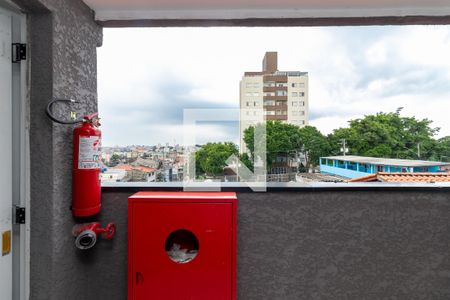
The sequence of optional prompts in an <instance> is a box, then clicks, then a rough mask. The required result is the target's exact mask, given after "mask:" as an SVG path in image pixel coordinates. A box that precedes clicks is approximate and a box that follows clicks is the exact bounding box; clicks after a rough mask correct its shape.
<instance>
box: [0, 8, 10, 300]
mask: <svg viewBox="0 0 450 300" xmlns="http://www.w3.org/2000/svg"><path fill="white" fill-rule="evenodd" d="M11 19H12V16H11V14H9V13H8V12H7V11H5V10H2V9H1V8H0V247H1V249H0V250H1V253H0V299H2V300H3V299H5V300H8V299H11V298H12V249H11V247H12V245H11V244H12V65H11V41H12V39H11Z"/></svg>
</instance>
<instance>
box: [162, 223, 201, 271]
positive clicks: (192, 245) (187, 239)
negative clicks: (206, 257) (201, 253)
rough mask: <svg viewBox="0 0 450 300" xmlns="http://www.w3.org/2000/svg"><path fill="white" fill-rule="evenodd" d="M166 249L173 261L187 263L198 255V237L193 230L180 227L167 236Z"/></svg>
mask: <svg viewBox="0 0 450 300" xmlns="http://www.w3.org/2000/svg"><path fill="white" fill-rule="evenodd" d="M165 249H166V253H167V255H168V256H169V258H170V259H171V260H172V261H174V262H176V263H178V264H185V263H188V262H190V261H192V260H193V259H194V258H195V257H196V256H197V254H198V249H199V244H198V239H197V237H196V236H195V234H193V233H192V232H191V231H189V230H186V229H178V230H175V231H173V232H172V233H171V234H169V236H168V237H167V239H166V245H165Z"/></svg>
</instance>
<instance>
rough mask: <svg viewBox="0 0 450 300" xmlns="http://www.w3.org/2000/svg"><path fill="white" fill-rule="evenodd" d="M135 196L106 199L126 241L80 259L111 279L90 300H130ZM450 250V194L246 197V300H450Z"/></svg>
mask: <svg viewBox="0 0 450 300" xmlns="http://www.w3.org/2000/svg"><path fill="white" fill-rule="evenodd" d="M131 194H132V192H125V191H123V192H121V191H120V189H117V190H113V191H104V193H103V211H102V216H101V219H102V221H103V222H104V223H106V222H109V221H114V222H116V223H117V225H118V227H117V228H118V234H117V236H116V238H115V239H114V241H112V242H109V241H101V242H100V243H99V244H98V245H97V246H98V247H97V248H96V249H94V251H92V252H89V253H88V252H86V253H82V254H83V257H82V256H81V254H80V258H81V257H82V258H83V262H86V263H88V262H89V263H91V264H90V265H86V266H85V267H86V270H88V269H90V272H86V273H84V274H82V276H86V275H87V274H90V275H87V276H91V279H92V281H94V280H95V278H97V276H98V274H103V276H107V278H108V280H101V279H100V280H96V281H95V282H96V284H95V285H94V286H92V287H87V288H86V290H85V292H86V294H85V295H86V298H82V299H88V300H90V299H92V300H94V299H109V300H115V299H117V300H119V299H126V291H127V281H126V277H127V275H126V272H127V261H126V259H127V221H126V220H127V197H128V196H129V195H131ZM449 242H450V191H446V192H430V191H427V192H418V191H415V192H412V191H397V192H396V191H392V192H387V191H359V192H358V191H349V192H344V191H342V192H325V191H323V192H321V191H317V192H277V193H239V194H238V299H240V300H252V299H255V300H288V299H292V300H297V299H374V300H375V299H377V300H378V299H449V298H450V251H449V250H450V249H449V245H450V243H449ZM77 274H79V273H77ZM88 295H89V296H88Z"/></svg>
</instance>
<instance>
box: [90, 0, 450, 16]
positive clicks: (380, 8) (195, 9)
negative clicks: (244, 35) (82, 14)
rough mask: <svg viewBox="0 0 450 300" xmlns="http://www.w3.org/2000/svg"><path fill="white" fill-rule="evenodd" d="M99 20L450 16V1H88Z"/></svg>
mask: <svg viewBox="0 0 450 300" xmlns="http://www.w3.org/2000/svg"><path fill="white" fill-rule="evenodd" d="M84 2H85V3H86V4H87V5H88V6H90V7H91V8H92V9H93V10H94V11H95V13H96V19H97V20H99V21H108V20H139V19H245V18H347V17H379V16H381V17H384V16H389V17H392V16H394V17H395V16H449V15H450V0H84Z"/></svg>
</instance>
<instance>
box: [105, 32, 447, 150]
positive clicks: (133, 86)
mask: <svg viewBox="0 0 450 300" xmlns="http://www.w3.org/2000/svg"><path fill="white" fill-rule="evenodd" d="M266 51H278V69H279V70H281V71H306V72H309V83H310V98H309V101H310V125H313V126H316V127H317V128H319V130H321V131H322V133H325V134H327V133H330V132H331V131H332V130H333V129H334V128H338V127H345V126H347V121H348V120H349V119H353V118H358V117H361V116H364V115H366V114H372V113H376V112H379V111H383V112H390V111H395V110H396V108H398V107H404V110H403V113H402V114H403V115H404V116H415V117H417V118H428V119H431V120H433V121H434V123H433V124H434V126H435V127H440V128H441V131H440V133H439V136H445V135H450V118H449V116H450V26H372V27H322V28H317V27H316V28H309V27H306V28H305V27H299V28H240V27H233V28H124V29H104V41H103V46H102V47H101V48H99V49H98V73H99V74H98V87H99V92H98V93H99V95H98V96H99V112H100V115H101V117H102V132H103V136H104V138H103V144H104V145H105V146H113V145H131V144H140V145H142V144H146V145H154V144H158V143H162V144H165V143H170V144H173V143H180V144H181V143H182V140H183V138H182V124H183V109H184V108H238V106H239V81H240V79H241V78H242V75H243V73H244V72H245V71H260V69H261V61H262V58H263V56H264V53H265V52H266ZM218 117H219V116H218ZM196 137H197V141H198V143H203V142H205V141H224V140H227V141H234V142H236V143H237V142H238V137H239V132H238V126H237V123H230V122H229V123H220V122H217V123H204V124H203V125H202V126H197V131H196Z"/></svg>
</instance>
